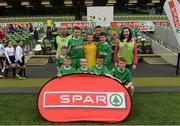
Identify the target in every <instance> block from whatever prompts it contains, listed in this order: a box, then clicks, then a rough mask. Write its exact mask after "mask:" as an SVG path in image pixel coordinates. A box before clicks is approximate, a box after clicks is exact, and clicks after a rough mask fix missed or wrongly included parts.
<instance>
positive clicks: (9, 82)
mask: <svg viewBox="0 0 180 126" xmlns="http://www.w3.org/2000/svg"><path fill="white" fill-rule="evenodd" d="M49 79H50V78H29V79H27V80H17V79H0V87H42V86H43V85H44V84H45V82H47V81H48V80H49ZM133 82H134V83H135V85H136V86H139V87H148V86H180V78H179V77H135V78H133Z"/></svg>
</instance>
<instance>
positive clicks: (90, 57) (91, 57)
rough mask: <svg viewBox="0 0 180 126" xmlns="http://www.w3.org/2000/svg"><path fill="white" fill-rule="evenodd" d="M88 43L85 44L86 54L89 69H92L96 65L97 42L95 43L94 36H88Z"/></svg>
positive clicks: (90, 34)
mask: <svg viewBox="0 0 180 126" xmlns="http://www.w3.org/2000/svg"><path fill="white" fill-rule="evenodd" d="M86 39H87V42H85V44H84V54H85V57H86V59H87V66H88V68H92V67H93V66H94V65H95V64H96V53H97V46H96V42H93V34H92V33H88V34H87V35H86Z"/></svg>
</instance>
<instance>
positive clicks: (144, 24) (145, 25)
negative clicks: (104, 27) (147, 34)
mask: <svg viewBox="0 0 180 126" xmlns="http://www.w3.org/2000/svg"><path fill="white" fill-rule="evenodd" d="M110 25H111V26H118V27H123V26H128V27H130V28H138V29H140V30H142V31H154V28H155V26H154V24H153V22H152V21H121V22H111V23H110Z"/></svg>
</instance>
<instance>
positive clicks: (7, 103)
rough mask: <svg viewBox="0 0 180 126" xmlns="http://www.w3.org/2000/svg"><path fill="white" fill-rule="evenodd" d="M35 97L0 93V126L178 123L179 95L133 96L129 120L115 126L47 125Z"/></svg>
mask: <svg viewBox="0 0 180 126" xmlns="http://www.w3.org/2000/svg"><path fill="white" fill-rule="evenodd" d="M37 97H38V95H37V94H12V93H11V94H9V93H6V94H0V106H1V107H0V124H1V125H11V124H16V125H25V124H26V125H27V124H28V125H33V124H34V125H45V124H51V125H52V124H59V125H60V124H61V125H109V124H113V125H120V124H123V125H126V124H136V125H139V124H143V125H146V124H153V125H158V124H159V125H160V124H161V125H162V124H166V125H168V124H173V125H176V124H180V116H179V113H180V93H136V94H135V95H134V96H133V97H132V104H133V105H132V110H131V113H130V115H129V117H128V118H127V119H126V120H124V121H123V122H118V123H99V122H98V123H95V122H71V123H50V122H47V121H45V120H44V119H43V118H42V117H41V116H40V115H39V113H38V110H37V104H36V102H37Z"/></svg>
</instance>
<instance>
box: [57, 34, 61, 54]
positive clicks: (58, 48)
mask: <svg viewBox="0 0 180 126" xmlns="http://www.w3.org/2000/svg"><path fill="white" fill-rule="evenodd" d="M56 44H57V50H56V57H58V55H59V53H60V50H61V49H60V46H59V44H60V41H59V36H57V37H56Z"/></svg>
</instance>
